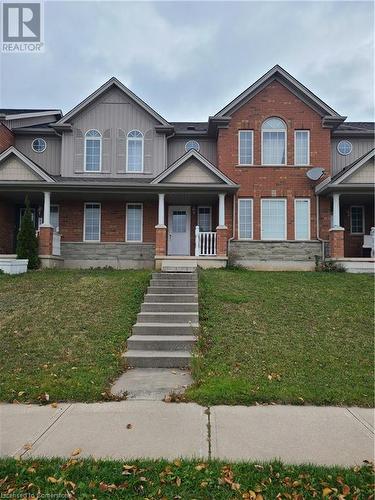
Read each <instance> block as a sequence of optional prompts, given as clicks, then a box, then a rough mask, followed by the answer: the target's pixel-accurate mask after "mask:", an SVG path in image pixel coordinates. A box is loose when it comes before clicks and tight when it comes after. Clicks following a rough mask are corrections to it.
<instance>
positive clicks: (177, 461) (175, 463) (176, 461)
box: [173, 458, 181, 467]
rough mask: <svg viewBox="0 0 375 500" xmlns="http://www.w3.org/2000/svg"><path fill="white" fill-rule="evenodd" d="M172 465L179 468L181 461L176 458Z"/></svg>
mask: <svg viewBox="0 0 375 500" xmlns="http://www.w3.org/2000/svg"><path fill="white" fill-rule="evenodd" d="M173 463H174V465H175V466H176V467H181V460H180V459H179V458H177V459H176V460H175V461H174V462H173Z"/></svg>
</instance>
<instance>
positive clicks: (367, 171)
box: [343, 158, 375, 184]
mask: <svg viewBox="0 0 375 500" xmlns="http://www.w3.org/2000/svg"><path fill="white" fill-rule="evenodd" d="M374 182H375V164H374V159H373V158H371V160H369V161H368V162H366V163H365V164H364V165H363V166H362V167H360V168H359V169H358V170H357V171H356V172H354V174H353V175H350V176H349V177H347V178H346V179H345V180H344V181H343V184H373V183H374Z"/></svg>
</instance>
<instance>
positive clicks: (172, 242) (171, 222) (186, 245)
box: [168, 206, 190, 255]
mask: <svg viewBox="0 0 375 500" xmlns="http://www.w3.org/2000/svg"><path fill="white" fill-rule="evenodd" d="M168 255H190V207H188V206H170V207H169V208H168Z"/></svg>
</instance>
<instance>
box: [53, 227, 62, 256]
mask: <svg viewBox="0 0 375 500" xmlns="http://www.w3.org/2000/svg"><path fill="white" fill-rule="evenodd" d="M52 255H58V256H59V255H61V234H60V233H56V231H54V232H53V236H52Z"/></svg>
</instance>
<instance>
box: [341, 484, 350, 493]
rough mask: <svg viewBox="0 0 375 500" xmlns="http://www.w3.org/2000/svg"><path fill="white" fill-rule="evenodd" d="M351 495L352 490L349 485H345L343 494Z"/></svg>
mask: <svg viewBox="0 0 375 500" xmlns="http://www.w3.org/2000/svg"><path fill="white" fill-rule="evenodd" d="M349 493H350V488H349V486H348V485H347V484H344V486H343V488H342V494H343V495H349Z"/></svg>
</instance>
